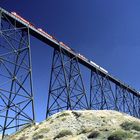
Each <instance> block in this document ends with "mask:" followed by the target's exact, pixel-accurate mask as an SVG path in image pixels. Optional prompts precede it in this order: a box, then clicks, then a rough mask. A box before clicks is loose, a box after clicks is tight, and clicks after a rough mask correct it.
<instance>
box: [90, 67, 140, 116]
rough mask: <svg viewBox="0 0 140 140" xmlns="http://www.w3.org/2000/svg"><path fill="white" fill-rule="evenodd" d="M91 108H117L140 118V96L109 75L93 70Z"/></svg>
mask: <svg viewBox="0 0 140 140" xmlns="http://www.w3.org/2000/svg"><path fill="white" fill-rule="evenodd" d="M89 106H90V109H96V110H116V111H120V112H125V113H127V114H130V115H132V116H134V117H137V118H140V97H139V95H134V94H133V93H131V92H129V91H128V89H127V88H124V87H122V85H117V84H114V83H112V82H111V81H110V80H109V79H108V76H107V75H106V76H102V75H101V73H100V72H99V71H98V70H96V71H91V77H90V102H89Z"/></svg>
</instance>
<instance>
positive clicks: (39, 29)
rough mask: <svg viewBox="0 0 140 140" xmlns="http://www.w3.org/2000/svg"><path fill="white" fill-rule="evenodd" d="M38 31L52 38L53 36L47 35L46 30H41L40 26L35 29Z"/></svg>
mask: <svg viewBox="0 0 140 140" xmlns="http://www.w3.org/2000/svg"><path fill="white" fill-rule="evenodd" d="M37 30H38V31H40V32H41V33H42V34H44V35H46V36H47V37H49V38H51V39H53V37H52V36H51V35H49V34H48V33H47V32H45V31H44V30H42V29H41V28H38V29H37Z"/></svg>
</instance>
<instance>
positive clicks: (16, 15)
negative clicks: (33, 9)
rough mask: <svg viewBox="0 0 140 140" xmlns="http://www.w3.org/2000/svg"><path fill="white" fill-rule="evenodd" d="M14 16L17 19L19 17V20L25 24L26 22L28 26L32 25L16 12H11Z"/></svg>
mask: <svg viewBox="0 0 140 140" xmlns="http://www.w3.org/2000/svg"><path fill="white" fill-rule="evenodd" d="M11 14H12V15H14V16H15V17H17V18H18V19H20V20H22V21H23V22H25V23H26V24H30V22H29V21H27V20H26V19H24V18H22V17H21V16H20V15H18V14H17V13H16V12H11Z"/></svg>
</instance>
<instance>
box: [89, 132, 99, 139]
mask: <svg viewBox="0 0 140 140" xmlns="http://www.w3.org/2000/svg"><path fill="white" fill-rule="evenodd" d="M99 135H100V133H99V132H98V131H92V132H91V133H90V134H89V135H88V138H89V139H90V138H97V137H98V136H99Z"/></svg>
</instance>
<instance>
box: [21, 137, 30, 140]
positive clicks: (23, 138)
mask: <svg viewBox="0 0 140 140" xmlns="http://www.w3.org/2000/svg"><path fill="white" fill-rule="evenodd" d="M27 138H28V137H27V136H23V137H21V138H19V140H26V139H27Z"/></svg>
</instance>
